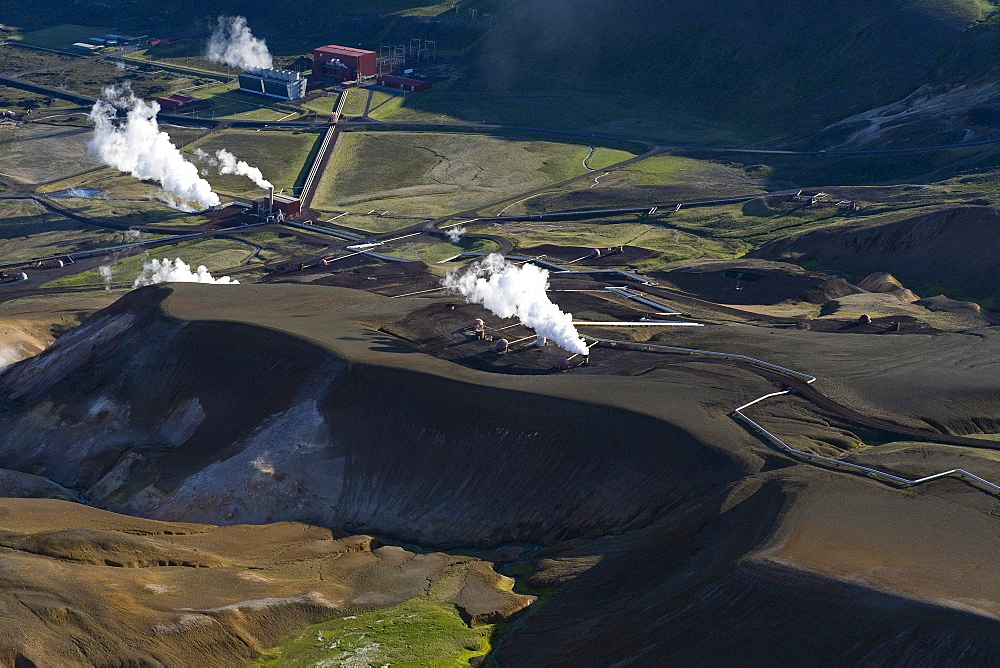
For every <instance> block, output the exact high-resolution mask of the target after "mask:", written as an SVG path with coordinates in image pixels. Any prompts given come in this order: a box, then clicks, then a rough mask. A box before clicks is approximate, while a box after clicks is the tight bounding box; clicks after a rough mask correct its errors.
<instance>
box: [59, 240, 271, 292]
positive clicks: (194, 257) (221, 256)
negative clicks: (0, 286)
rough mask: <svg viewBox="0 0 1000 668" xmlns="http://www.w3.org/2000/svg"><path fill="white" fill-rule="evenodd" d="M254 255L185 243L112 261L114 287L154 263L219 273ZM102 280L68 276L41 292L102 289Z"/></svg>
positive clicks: (92, 273) (89, 274) (234, 247)
mask: <svg viewBox="0 0 1000 668" xmlns="http://www.w3.org/2000/svg"><path fill="white" fill-rule="evenodd" d="M252 252H253V251H252V250H250V249H248V248H247V247H246V246H244V245H243V244H241V243H239V242H237V241H232V240H229V239H205V240H203V241H185V242H182V243H179V244H177V245H176V246H169V247H162V248H156V249H154V250H151V251H149V252H148V253H144V254H142V255H138V256H134V257H129V258H125V259H123V260H119V261H112V264H111V267H112V270H113V272H114V275H113V277H112V282H113V283H129V284H131V283H132V282H134V281H135V279H136V278H137V277H138V276H139V273H140V272H141V271H142V265H143V264H144V263H146V262H149V261H150V260H153V259H160V260H163V259H168V260H173V259H174V258H178V257H179V258H181V259H182V260H184V261H185V262H187V263H188V264H190V265H191V266H192V267H197V266H199V265H205V266H206V267H207V268H208V270H209V271H210V272H213V273H215V272H220V271H225V270H227V269H232V268H234V267H238V266H239V265H240V263H241V262H243V261H244V260H246V259H247V257H249V255H250V254H251V253H252ZM103 284H104V279H103V278H102V277H101V274H100V273H99V272H98V270H97V269H88V270H87V271H84V272H81V273H79V274H73V275H71V276H64V277H62V278H57V279H56V280H54V281H49V282H48V283H44V284H43V285H42V287H43V288H64V287H77V286H86V285H103Z"/></svg>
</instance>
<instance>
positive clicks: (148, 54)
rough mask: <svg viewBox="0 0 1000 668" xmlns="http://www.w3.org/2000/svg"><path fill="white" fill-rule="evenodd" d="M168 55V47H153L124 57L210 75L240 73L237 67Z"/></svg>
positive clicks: (189, 57)
mask: <svg viewBox="0 0 1000 668" xmlns="http://www.w3.org/2000/svg"><path fill="white" fill-rule="evenodd" d="M169 53H170V49H169V47H159V46H157V47H153V48H152V49H143V50H140V51H133V52H132V53H130V54H128V55H127V56H125V57H126V58H130V59H132V60H141V61H144V62H148V63H154V64H155V63H162V64H163V65H169V66H173V67H184V68H187V69H191V70H198V71H200V72H208V73H211V74H229V75H233V76H235V75H237V74H239V73H240V70H239V68H238V67H229V66H228V65H223V64H221V63H213V62H212V61H210V60H205V59H204V58H200V57H198V56H180V57H171V56H170V55H167V54H169Z"/></svg>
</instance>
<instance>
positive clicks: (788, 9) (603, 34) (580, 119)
mask: <svg viewBox="0 0 1000 668" xmlns="http://www.w3.org/2000/svg"><path fill="white" fill-rule="evenodd" d="M41 8H42V4H41V3H39V2H37V0H32V1H29V2H25V3H22V4H20V5H19V6H17V7H14V8H11V9H10V10H8V11H7V12H6V13H7V16H6V17H5V21H6V22H8V23H9V24H10V25H13V26H17V27H21V28H24V29H38V28H42V27H46V26H50V25H57V24H60V23H82V24H88V23H94V22H98V21H97V18H96V17H97V16H118V17H122V19H121V20H122V21H123V25H122V26H120V29H126V28H127V29H131V30H140V31H150V32H163V33H167V32H171V33H177V32H179V31H187V32H188V33H189V34H196V33H197V34H204V33H206V32H207V30H208V26H209V23H210V21H211V19H212V18H213V17H214V16H216V15H218V14H223V13H230V14H232V13H240V14H245V15H246V16H247V17H248V19H249V21H250V25H251V26H252V27H253V28H254V30H255V31H256V32H258V33H260V34H262V35H264V36H265V37H266V38H267V39H268V42H269V44H270V45H271V46H272V48H273V49H274V50H275V51H276V53H278V54H285V55H288V54H293V53H301V52H307V51H308V50H310V49H311V48H312V47H314V46H316V45H318V44H324V43H329V42H338V43H342V44H347V45H362V46H365V47H368V48H377V47H378V45H379V44H380V43H403V42H406V41H407V40H408V39H409V37H431V38H435V39H437V40H438V49H439V53H441V54H447V55H448V57H449V58H450V63H451V67H449V68H445V69H447V73H446V77H447V78H449V79H450V80H451V83H450V84H445V85H439V86H438V87H436V88H435V89H434V90H433V91H431V92H429V93H426V94H423V95H421V96H414V98H413V99H411V100H410V101H409V104H411V105H413V106H415V107H420V108H424V109H427V110H431V111H435V112H442V113H449V114H451V115H453V116H457V117H460V118H464V119H467V120H480V121H481V120H487V121H497V120H500V121H507V122H519V123H524V122H531V123H534V124H540V125H552V126H573V127H582V128H593V129H602V130H608V131H618V132H624V133H630V134H635V135H646V136H656V137H663V138H669V139H678V140H683V139H691V140H699V141H713V140H714V141H736V140H743V141H752V140H768V141H776V140H782V139H784V140H792V139H801V138H803V137H808V136H811V135H813V134H815V133H817V132H819V131H820V130H822V129H823V128H825V127H827V126H830V125H835V124H836V123H838V122H839V121H842V120H844V119H847V118H849V117H852V116H855V115H858V114H863V113H864V112H866V111H868V110H870V109H873V108H876V107H879V106H883V105H887V104H890V103H893V102H896V101H898V100H901V99H904V98H906V97H907V96H909V95H911V94H912V93H914V92H915V91H917V90H918V89H920V88H921V86H924V85H926V84H933V85H935V86H937V87H938V90H939V91H945V90H950V89H951V88H952V87H953V86H954V85H957V84H966V83H975V82H976V81H980V80H981V78H982V77H984V76H986V75H988V74H989V73H991V72H993V71H994V70H995V68H996V67H997V64H998V56H997V53H998V51H997V50H996V49H995V48H992V47H993V46H994V45H995V43H996V42H997V40H998V37H997V35H998V32H1000V28H998V26H997V24H996V23H995V22H993V21H992V20H991V19H990V17H991V15H992V13H993V12H994V10H995V7H994V5H993V4H992V3H991V2H987V0H872V1H871V2H866V3H857V2H851V1H849V0H832V1H831V2H826V3H820V4H817V3H812V2H805V1H804V0H778V1H776V2H764V1H763V0H750V1H742V0H740V1H738V0H717V1H716V2H713V3H702V2H692V1H690V0H686V1H682V2H671V3H660V2H652V1H651V0H639V1H636V0H609V1H606V2H596V1H595V0H583V1H575V0H574V1H570V0H549V1H547V2H529V1H528V0H515V1H514V2H509V3H500V2H495V1H493V0H471V1H470V2H468V3H461V8H460V10H456V9H455V8H454V7H453V5H452V3H450V2H445V3H440V4H437V3H435V2H433V1H432V0H423V1H420V0H378V1H375V2H361V1H359V0H341V1H340V2H319V1H317V0H303V1H301V2H290V1H288V0H279V1H277V2H273V3H269V4H267V5H266V6H262V5H260V4H259V3H250V2H226V1H215V2H199V3H194V2H192V1H190V0H181V1H179V2H173V3H169V4H164V5H160V6H158V7H157V8H156V9H155V13H154V14H152V15H150V11H149V8H148V5H147V3H144V2H140V1H139V0H109V1H107V2H100V3H98V2H94V1H89V0H80V1H78V2H74V3H71V4H66V5H62V6H60V7H59V8H58V9H57V10H55V11H50V9H51V8H49V7H48V6H47V5H46V11H44V12H43V11H40V9H41ZM472 9H475V10H477V12H478V13H477V15H476V18H472V14H471V12H470V10H472ZM487 15H488V17H489V18H488V19H484V18H483V17H484V16H487ZM971 106H972V107H978V106H982V101H981V100H980V101H979V102H977V103H976V104H973V105H971ZM987 106H988V105H987ZM984 113H986V112H982V111H978V112H976V113H974V114H973V116H972V117H971V120H970V117H969V116H968V115H967V114H966V115H961V116H960V117H959V118H954V119H951V120H950V121H949V122H950V123H952V124H956V125H963V124H964V125H970V124H973V125H974V124H975V121H976V118H980V121H981V120H982V118H985V116H984ZM977 114H978V116H977ZM986 116H988V113H986ZM855 125H856V123H855ZM852 127H854V126H852ZM990 127H991V126H990V125H988V124H987V126H985V128H984V127H980V130H981V131H988V130H989V129H990ZM854 129H857V128H856V127H854ZM828 132H831V131H828ZM850 134H851V133H850V132H848V131H846V130H844V129H842V128H841V129H838V130H836V131H832V136H835V137H834V138H837V137H840V138H841V139H843V137H844V136H850ZM925 134H926V133H925ZM934 134H935V135H937V134H940V133H939V132H937V131H935V133H934ZM915 135H916V136H917V137H919V136H920V135H921V132H919V131H915ZM949 136H951V135H949ZM953 136H954V137H959V138H960V137H961V136H962V135H961V134H959V133H956V134H954V135H953Z"/></svg>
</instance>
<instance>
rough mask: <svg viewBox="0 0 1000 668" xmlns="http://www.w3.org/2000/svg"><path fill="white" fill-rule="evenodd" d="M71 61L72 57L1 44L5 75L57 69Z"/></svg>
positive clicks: (0, 59)
mask: <svg viewBox="0 0 1000 668" xmlns="http://www.w3.org/2000/svg"><path fill="white" fill-rule="evenodd" d="M71 60H73V58H72V57H71V56H63V55H60V54H58V53H49V52H47V51H36V50H35V49H29V48H26V47H23V46H19V45H18V44H17V43H16V42H12V43H8V44H0V72H2V73H4V74H10V73H14V72H25V71H28V70H40V69H43V68H46V67H55V66H56V65H63V64H65V63H67V62H69V61H71Z"/></svg>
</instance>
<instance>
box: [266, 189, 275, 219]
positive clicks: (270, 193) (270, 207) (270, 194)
mask: <svg viewBox="0 0 1000 668" xmlns="http://www.w3.org/2000/svg"><path fill="white" fill-rule="evenodd" d="M267 212H268V213H269V214H271V213H274V186H271V187H270V188H268V189H267Z"/></svg>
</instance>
